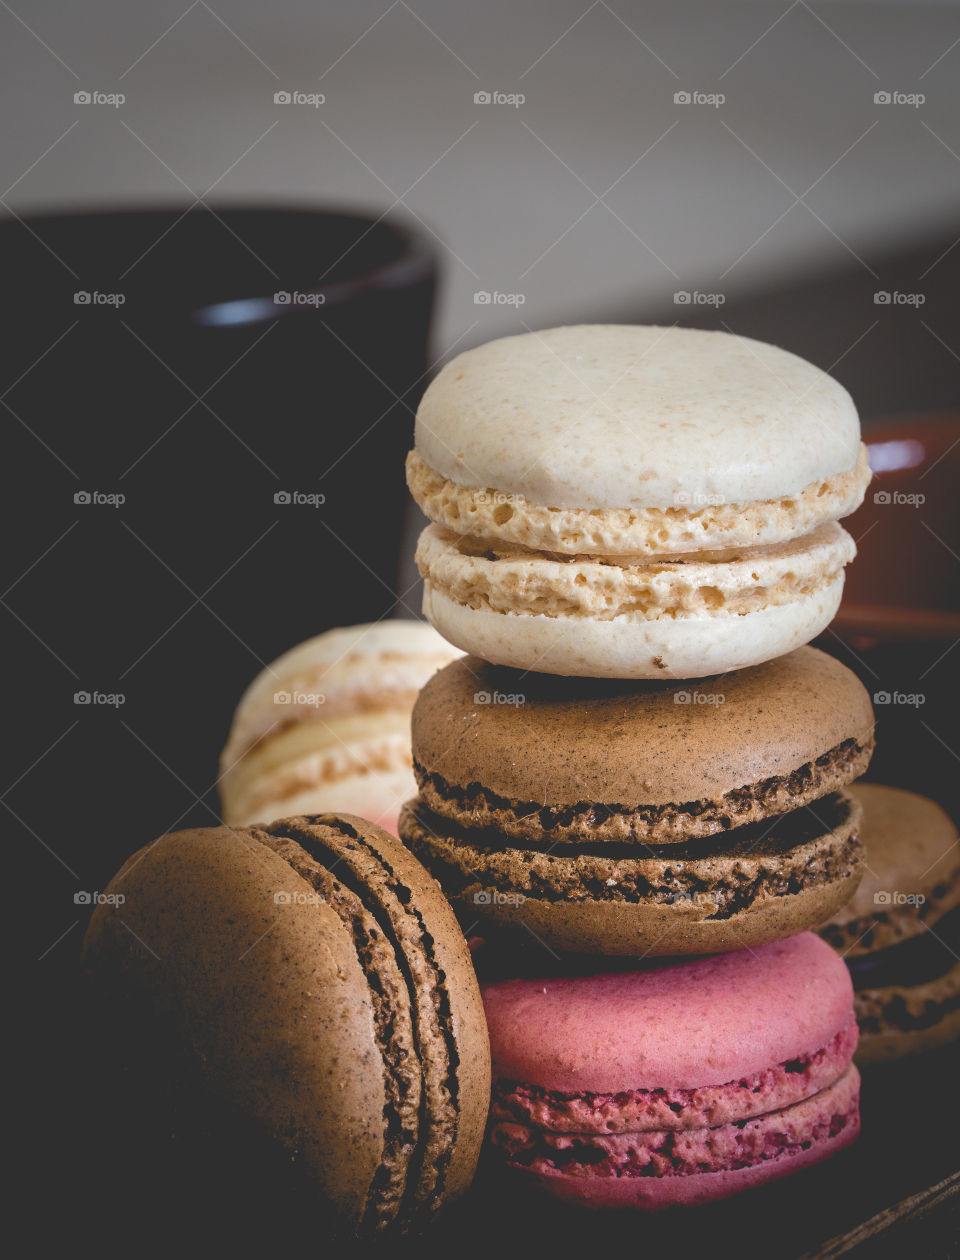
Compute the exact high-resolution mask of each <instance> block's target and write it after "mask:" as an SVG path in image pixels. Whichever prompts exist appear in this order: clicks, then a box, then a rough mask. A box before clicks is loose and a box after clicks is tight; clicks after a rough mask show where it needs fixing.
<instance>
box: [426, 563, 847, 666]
mask: <svg viewBox="0 0 960 1260" xmlns="http://www.w3.org/2000/svg"><path fill="white" fill-rule="evenodd" d="M842 593H843V574H842V573H840V574H838V575H837V576H836V577H835V578H834V579H833V580H832V581H831V582H829V583H827V584H826V585H824V586H822V587H819V588H818V589H816V590H814V591H812V592H810V593H809V594H806V595H800V596H798V597H797V598H796V599H795V600H793V601H792V602H791V603H788V604H778V605H772V606H770V607H764V608H759V609H758V610H756V611H755V612H749V613H744V614H743V615H742V616H735V615H730V614H723V613H719V614H716V615H714V616H706V617H697V616H690V617H675V618H669V617H668V618H656V619H654V620H647V619H645V618H640V617H637V618H634V617H631V616H620V617H615V618H612V619H608V620H603V619H600V618H593V617H580V618H574V617H547V616H544V615H543V614H540V613H529V614H517V613H501V612H495V611H494V610H493V609H491V608H484V607H480V608H471V607H468V606H467V605H465V604H460V603H458V602H457V601H456V600H454V599H451V598H450V596H449V595H447V594H446V593H445V592H444V591H442V590H438V589H437V588H436V587H434V586H432V585H431V584H430V583H429V582H427V583H426V584H425V586H424V592H423V614H424V616H425V617H426V618H427V619H428V621H429V622H430V623H431V625H433V626H434V627H435V628H436V629H437V630H439V631H440V633H441V634H442V635H443V636H444V637H445V638H446V639H449V641H450V642H451V643H453V644H455V645H456V646H457V647H459V648H461V649H462V650H463V651H465V652H469V653H470V654H472V655H474V656H478V657H481V658H482V659H483V660H486V661H490V662H491V663H492V664H494V665H507V666H511V667H512V668H514V669H522V670H530V671H533V672H535V673H541V674H559V675H562V676H564V677H586V678H661V679H664V678H704V677H707V676H709V675H711V674H722V673H726V672H727V671H729V670H735V669H745V668H746V667H748V666H750V665H759V664H761V663H762V662H764V661H769V660H773V659H774V658H775V657H778V656H784V655H785V654H786V653H788V652H792V651H793V650H794V648H798V647H801V646H802V645H803V644H805V643H809V642H810V640H811V639H815V638H816V637H817V635H818V634H820V633H821V632H822V631H823V630H825V629H826V627H827V626H828V625H829V624H830V622H831V621H832V620H833V618H834V616H835V615H836V612H837V609H838V608H839V606H840V597H841V595H842Z"/></svg>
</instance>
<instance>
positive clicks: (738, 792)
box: [413, 647, 873, 844]
mask: <svg viewBox="0 0 960 1260" xmlns="http://www.w3.org/2000/svg"><path fill="white" fill-rule="evenodd" d="M872 732H873V711H872V708H871V704H870V699H869V696H868V695H867V692H866V690H865V689H864V687H863V686H862V684H861V683H860V682H859V680H858V679H857V678H856V676H855V675H854V674H853V673H852V672H851V671H850V670H849V669H847V668H846V666H844V665H842V664H841V663H840V662H839V661H837V660H835V659H834V658H833V657H831V656H828V655H827V654H826V653H824V652H821V651H819V650H817V649H816V648H811V647H802V648H799V649H798V650H797V651H795V652H792V653H790V654H789V655H787V656H784V657H780V658H778V659H776V660H773V661H769V662H767V663H766V664H763V665H759V666H756V667H754V668H752V669H746V670H741V671H738V672H736V673H733V674H730V675H727V676H725V677H720V678H715V679H712V680H710V681H705V682H703V683H699V684H693V683H690V684H672V685H669V684H662V683H622V682H619V683H608V682H603V681H597V680H585V681H581V680H579V679H575V680H569V679H561V678H551V677H547V676H543V675H533V674H519V673H514V672H513V671H509V670H503V669H497V668H495V667H493V666H490V665H488V664H486V663H484V662H482V661H479V660H477V659H476V658H465V659H462V660H459V661H455V662H453V663H452V664H451V665H449V666H447V667H446V668H445V669H443V670H441V671H440V672H439V673H437V674H436V675H435V676H434V677H433V678H432V679H431V680H430V681H429V682H428V683H427V685H426V686H425V687H424V689H423V691H422V692H421V693H420V697H419V699H418V701H417V704H416V706H415V708H414V714H413V756H414V763H415V770H416V773H417V778H418V782H419V783H420V791H421V798H422V800H423V802H424V803H425V804H426V805H427V807H428V808H429V809H430V810H432V811H433V812H434V813H436V814H438V815H441V816H443V817H447V818H449V819H450V820H451V821H453V822H455V823H461V824H463V825H464V826H467V827H484V826H488V827H494V828H496V829H497V830H498V831H501V832H502V833H504V834H505V835H508V836H512V837H514V838H516V839H518V840H521V841H523V842H524V843H531V844H537V843H546V844H553V843H555V842H557V841H560V842H564V843H567V842H570V843H577V842H582V841H584V840H589V841H590V842H598V841H602V840H605V839H611V840H618V841H625V840H637V839H640V840H643V839H647V838H652V839H655V840H656V841H657V842H658V843H668V842H670V841H671V840H683V839H687V838H689V837H690V836H697V835H710V834H713V833H715V832H718V831H722V830H726V829H727V828H729V827H730V826H732V825H733V826H735V825H739V824H740V823H746V822H751V821H756V820H757V819H760V818H764V817H767V816H770V815H773V814H778V813H782V812H784V811H785V810H788V809H791V808H796V807H797V806H800V805H803V804H808V803H809V802H810V801H813V800H815V799H817V798H818V797H819V796H822V795H824V794H826V793H828V792H832V791H836V790H837V789H838V788H840V787H842V786H843V785H844V784H845V783H847V782H849V781H850V780H851V779H853V778H855V777H856V776H857V775H858V774H860V773H862V772H863V770H864V769H865V768H866V764H867V761H868V760H869V755H870V751H871V749H872V744H873V734H872ZM837 750H840V751H837ZM821 759H824V760H823V764H821V765H819V766H818V764H817V763H818V762H819V761H821ZM805 768H809V769H806V770H805ZM804 770H805V773H804V774H803V775H801V776H800V777H799V778H798V779H796V780H795V781H794V782H793V783H791V781H790V780H791V776H796V775H797V772H799V771H804ZM593 805H600V806H602V807H604V808H601V809H599V810H591V806H593Z"/></svg>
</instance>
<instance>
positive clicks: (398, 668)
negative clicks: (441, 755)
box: [219, 620, 460, 834]
mask: <svg viewBox="0 0 960 1260" xmlns="http://www.w3.org/2000/svg"><path fill="white" fill-rule="evenodd" d="M459 655H460V654H459V652H457V650H456V649H455V648H452V647H451V646H450V644H449V643H447V642H446V640H445V639H443V638H441V636H440V635H439V634H437V632H436V631H435V630H434V629H432V627H430V626H428V625H427V624H426V623H424V622H422V621H402V620H396V621H380V622H376V623H375V624H372V625H360V626H343V627H340V628H338V629H336V630H328V631H327V632H326V633H325V634H321V635H318V636H317V637H316V638H313V639H309V640H308V641H307V642H306V643H301V644H299V645H298V646H297V647H295V648H292V649H291V650H290V651H289V652H285V653H284V654H283V656H281V657H280V658H279V659H278V660H276V661H273V662H272V664H270V665H267V666H266V668H265V669H264V670H263V671H262V672H261V673H260V674H258V675H257V677H256V678H255V679H254V680H253V682H252V683H251V684H250V686H249V687H248V688H247V690H246V691H245V692H244V694H243V696H242V698H241V700H240V703H239V704H238V706H237V710H236V713H235V714H234V717H233V723H232V725H231V729H230V734H229V737H228V739H227V743H226V747H225V748H224V750H223V753H222V755H221V758H220V780H219V782H220V795H221V800H222V808H223V820H224V822H226V823H230V824H247V823H252V822H271V821H272V820H273V819H275V818H285V817H291V816H293V815H297V814H318V813H325V812H327V811H328V810H345V811H346V812H348V813H356V814H362V815H363V816H364V817H365V818H369V819H371V820H372V821H373V822H376V823H378V824H379V825H381V826H383V827H386V828H387V830H389V831H392V832H394V834H396V829H397V814H398V812H399V809H400V806H401V805H402V804H403V802H404V801H405V800H407V799H408V798H409V796H410V795H411V793H412V792H414V791H415V790H416V785H415V783H414V780H413V771H412V768H411V762H410V711H411V710H412V708H413V704H414V701H415V700H416V698H417V693H418V691H419V690H420V688H421V687H422V686H423V684H424V683H425V682H426V681H427V679H428V678H429V677H430V675H431V674H432V673H433V672H434V671H435V670H437V669H439V668H440V666H441V665H446V664H447V663H448V662H449V661H452V660H453V659H454V658H455V657H457V656H459Z"/></svg>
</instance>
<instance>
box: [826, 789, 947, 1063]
mask: <svg viewBox="0 0 960 1260" xmlns="http://www.w3.org/2000/svg"><path fill="white" fill-rule="evenodd" d="M851 795H853V796H855V797H856V799H857V800H858V801H859V802H860V805H861V806H862V807H863V813H864V822H863V839H864V844H865V850H866V851H865V854H864V866H865V868H866V869H865V873H864V876H863V880H862V882H861V884H860V887H859V888H858V889H857V891H856V893H855V894H854V896H853V898H852V899H851V900H850V901H849V902H848V903H847V904H846V905H845V906H844V907H843V908H842V909H841V910H839V911H838V912H837V914H836V915H834V917H833V918H832V919H831V920H830V922H829V923H825V924H824V925H823V927H821V929H820V935H821V936H822V937H823V938H824V940H826V941H828V942H829V943H830V944H831V945H832V946H833V947H834V948H835V949H836V950H837V951H838V952H839V953H840V955H841V956H842V957H843V959H844V960H845V962H846V964H847V966H848V967H849V969H850V975H851V977H852V979H853V987H854V1009H855V1010H856V1014H857V1022H858V1023H859V1025H860V1044H859V1046H858V1048H857V1062H858V1063H860V1064H872V1063H881V1062H886V1061H888V1060H890V1059H901V1058H904V1057H905V1056H906V1055H910V1054H916V1053H919V1052H921V1051H925V1050H935V1049H937V1048H939V1047H940V1046H944V1045H947V1044H948V1043H950V1042H951V1041H955V1040H956V1039H958V1038H960V841H958V837H957V828H956V826H955V825H954V823H953V821H952V820H951V819H950V817H949V815H948V814H947V813H946V812H945V811H944V810H943V809H941V807H940V806H939V805H938V804H937V803H936V802H935V801H931V800H929V799H928V798H927V797H925V796H917V795H916V794H915V793H914V792H905V791H903V790H902V789H901V788H894V787H884V786H882V785H881V784H879V783H858V784H857V785H856V786H855V787H854V788H853V789H852V792H851Z"/></svg>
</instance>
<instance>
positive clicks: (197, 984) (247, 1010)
mask: <svg viewBox="0 0 960 1260" xmlns="http://www.w3.org/2000/svg"><path fill="white" fill-rule="evenodd" d="M106 891H107V893H108V894H122V895H123V896H124V897H125V898H126V900H125V902H124V903H123V906H122V908H120V907H117V906H111V905H108V904H103V905H99V906H97V908H96V909H95V911H94V914H93V917H92V919H91V921H90V927H89V929H88V932H87V936H86V940H85V944H84V959H85V964H86V966H87V968H88V969H89V971H90V972H91V974H92V975H93V978H94V980H95V981H96V982H97V983H98V984H103V985H105V986H108V988H109V989H110V990H111V991H115V992H117V993H118V994H120V995H121V997H123V996H126V995H127V994H128V993H131V992H132V993H134V994H146V995H148V997H149V998H150V999H152V1002H153V1003H154V1004H155V1007H156V1009H157V1011H158V1014H159V1016H160V1017H162V1018H163V1019H164V1021H165V1022H166V1023H167V1024H168V1026H171V1027H172V1032H173V1035H174V1037H175V1039H176V1041H177V1042H178V1043H182V1044H183V1045H185V1046H187V1047H193V1048H196V1049H200V1050H201V1058H200V1065H201V1070H202V1072H203V1076H204V1078H205V1079H206V1080H207V1081H208V1082H209V1083H210V1085H211V1086H212V1087H213V1088H214V1089H215V1091H216V1092H217V1093H218V1094H220V1095H221V1096H222V1097H224V1098H225V1099H226V1100H227V1101H228V1102H229V1103H231V1104H233V1105H234V1106H236V1107H237V1108H238V1109H239V1110H240V1111H241V1112H242V1113H244V1114H249V1115H252V1116H253V1117H254V1118H255V1119H256V1120H258V1121H259V1122H260V1123H261V1124H263V1125H264V1126H265V1127H266V1128H267V1130H268V1131H269V1132H271V1133H272V1134H274V1135H275V1136H276V1138H277V1139H278V1140H280V1141H281V1142H283V1143H285V1144H291V1145H293V1146H295V1147H296V1149H297V1150H298V1152H299V1158H300V1159H301V1160H302V1162H303V1164H304V1166H305V1168H306V1169H307V1171H308V1172H309V1173H310V1174H311V1176H312V1177H314V1178H315V1179H316V1181H317V1183H318V1185H319V1187H320V1190H321V1195H322V1197H323V1199H324V1200H326V1201H328V1202H329V1203H330V1205H331V1206H332V1208H333V1210H334V1212H335V1215H336V1217H337V1218H338V1219H339V1220H341V1221H343V1222H346V1223H347V1224H348V1225H356V1224H358V1223H359V1222H360V1220H361V1219H362V1217H363V1215H364V1212H365V1209H366V1203H367V1196H368V1192H369V1188H370V1185H371V1183H372V1182H373V1179H374V1177H375V1175H376V1173H377V1170H378V1168H379V1167H380V1162H381V1157H382V1154H383V1148H384V1117H383V1099H384V1090H385V1079H384V1070H383V1065H382V1062H381V1058H380V1053H379V1050H378V1048H377V1040H376V1035H375V1031H374V1012H373V1004H372V1001H371V994H370V986H369V984H368V982H367V980H366V977H365V976H364V973H363V971H362V969H361V967H360V964H359V962H358V960H357V953H356V950H355V948H354V945H353V942H352V940H351V939H350V935H349V933H348V931H347V929H346V928H345V926H344V924H343V923H342V921H341V920H340V918H339V917H338V915H337V914H336V913H335V912H334V911H333V910H332V909H331V908H330V907H329V906H327V905H324V904H314V903H315V897H314V895H313V890H312V888H311V887H310V885H309V884H307V883H306V882H305V881H304V880H302V879H300V878H299V877H298V876H297V875H295V873H294V872H292V871H291V869H290V867H289V866H288V865H287V864H286V863H285V862H284V861H283V860H282V859H281V858H279V857H278V856H276V855H275V854H273V853H271V852H270V850H269V849H267V848H266V847H265V846H263V845H262V844H260V843H258V842H256V841H254V840H253V839H252V838H251V837H250V836H247V835H244V834H243V833H232V832H230V831H229V830H228V829H226V828H214V829H209V830H197V831H182V832H177V833H174V834H172V835H168V836H163V837H161V838H160V839H159V840H157V841H155V842H154V843H153V844H151V845H148V846H147V847H146V848H144V849H141V850H140V851H139V852H138V853H136V854H134V855H133V857H131V858H130V859H129V860H128V861H127V862H126V863H125V864H124V866H123V867H122V868H121V870H120V871H119V872H118V874H117V875H115V876H114V878H113V879H112V880H111V882H110V884H109V885H108V887H107V890H106ZM277 892H284V893H288V894H289V895H290V896H291V902H290V904H287V905H284V906H282V907H278V906H277V904H276V902H275V901H274V896H275V894H276V893H277ZM298 898H299V899H298ZM281 909H282V911H283V913H282V914H281V913H279V910H281ZM139 942H143V944H142V946H141V945H140V944H139ZM330 1080H334V1081H336V1084H337V1087H336V1088H335V1089H331V1088H330V1086H329V1082H330ZM331 1135H338V1137H337V1141H336V1142H333V1141H331Z"/></svg>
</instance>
